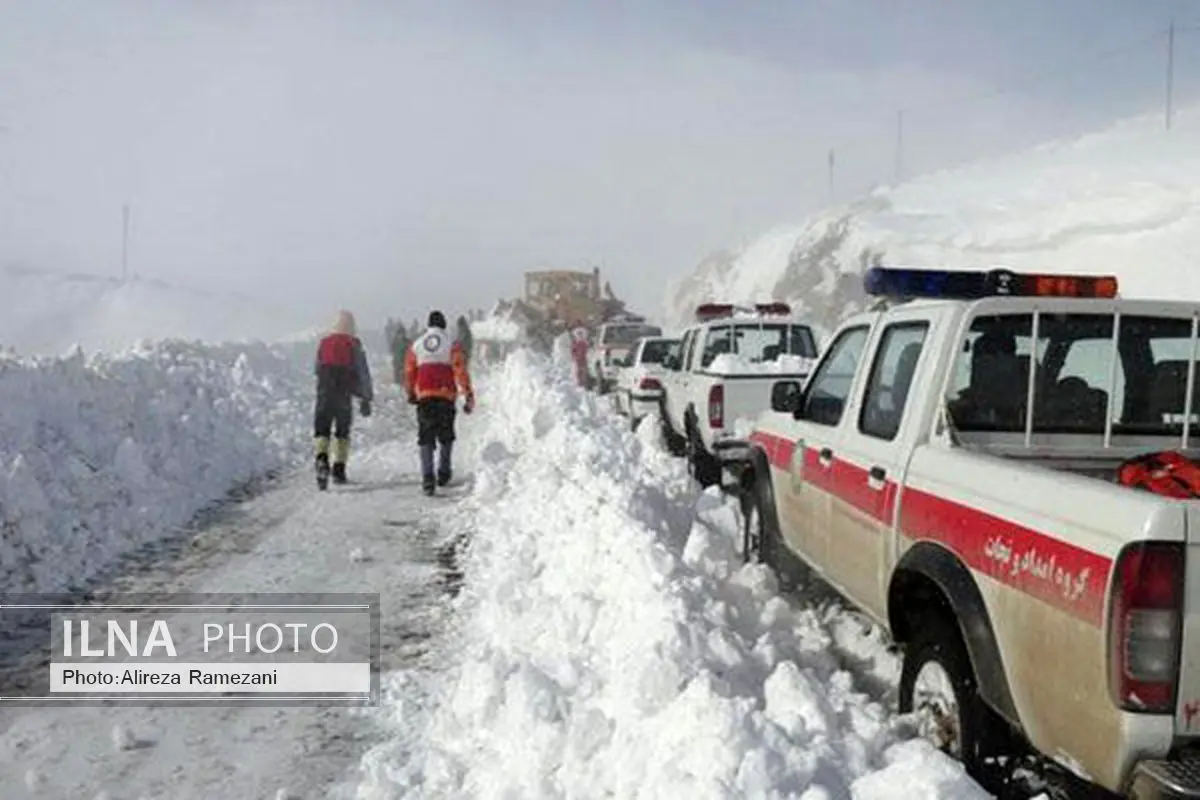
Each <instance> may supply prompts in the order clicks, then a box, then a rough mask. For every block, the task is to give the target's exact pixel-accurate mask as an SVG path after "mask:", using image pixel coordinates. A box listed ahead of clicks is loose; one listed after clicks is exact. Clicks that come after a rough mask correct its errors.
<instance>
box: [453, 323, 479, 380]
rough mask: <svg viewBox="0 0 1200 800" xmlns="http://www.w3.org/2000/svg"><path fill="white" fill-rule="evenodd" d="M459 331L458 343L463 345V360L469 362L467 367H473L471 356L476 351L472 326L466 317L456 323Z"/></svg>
mask: <svg viewBox="0 0 1200 800" xmlns="http://www.w3.org/2000/svg"><path fill="white" fill-rule="evenodd" d="M456 327H457V331H458V343H459V344H461V345H462V349H463V360H464V361H466V362H467V367H468V368H470V366H471V354H472V352H473V351H474V349H475V347H474V344H475V342H474V338H473V337H472V336H471V324H470V323H469V322H467V318H466V317H465V316H461V317H459V318H458V321H457V323H456Z"/></svg>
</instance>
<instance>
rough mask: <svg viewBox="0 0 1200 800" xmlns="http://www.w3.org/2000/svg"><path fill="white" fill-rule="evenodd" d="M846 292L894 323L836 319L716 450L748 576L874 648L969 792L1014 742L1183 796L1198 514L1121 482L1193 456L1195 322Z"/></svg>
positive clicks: (953, 296) (1188, 776)
mask: <svg viewBox="0 0 1200 800" xmlns="http://www.w3.org/2000/svg"><path fill="white" fill-rule="evenodd" d="M864 278H865V282H866V285H867V290H868V293H869V294H872V295H875V296H881V297H884V298H889V297H890V298H892V299H893V300H900V301H901V302H888V301H887V300H884V301H883V306H884V307H883V308H881V309H878V310H875V311H872V312H869V313H863V314H860V315H857V316H854V317H852V318H850V319H849V320H847V321H846V322H845V323H844V324H843V325H842V326H841V327H840V328H839V329H838V331H837V332H836V333H835V335H834V337H833V338H832V340H831V342H830V344H829V345H828V347H827V348H826V349H825V351H824V353H823V354H822V357H821V359H820V361H819V362H818V364H817V366H816V368H815V369H814V371H813V373H812V376H811V377H810V379H809V381H808V383H807V384H806V385H805V386H804V387H803V388H802V389H800V390H797V389H796V388H795V386H794V384H780V385H779V386H778V387H777V391H775V392H774V394H773V397H772V410H771V411H768V412H766V413H764V414H763V415H762V416H761V418H760V419H759V420H758V422H757V423H756V425H755V427H754V430H753V433H752V434H750V435H749V437H748V438H747V439H744V440H742V441H740V442H726V443H725V444H724V445H723V447H722V459H723V462H724V464H725V466H726V468H727V469H729V470H730V471H731V472H733V473H734V474H735V476H736V478H737V479H738V481H739V486H740V487H741V489H742V490H743V500H744V506H743V507H744V508H745V509H746V518H747V525H746V550H747V554H748V556H749V557H754V558H757V559H759V560H761V561H765V562H766V563H767V564H769V565H771V566H772V567H773V568H774V569H775V570H776V571H777V572H781V573H782V574H784V575H785V576H786V575H788V574H790V572H791V569H792V568H793V567H795V566H797V564H796V559H799V562H800V564H801V565H807V566H808V567H809V568H811V569H813V570H815V572H817V573H818V574H820V575H821V576H822V577H823V578H824V579H825V580H826V581H827V582H828V583H830V584H832V585H833V586H834V587H835V588H836V589H838V590H839V591H840V592H841V593H843V594H844V595H845V596H846V597H847V598H848V599H850V600H851V601H852V602H854V603H855V604H856V605H858V606H859V607H861V608H862V609H863V610H865V611H866V612H867V613H868V614H870V615H871V616H873V617H874V618H875V619H876V620H877V621H878V622H879V623H880V624H882V625H884V626H886V628H887V629H888V630H889V631H890V633H891V635H892V637H893V638H894V639H895V641H896V642H897V643H898V644H899V645H900V646H901V647H902V648H903V651H904V660H903V670H902V676H901V680H900V687H899V690H900V691H899V695H900V710H901V711H904V712H908V711H914V710H915V711H916V712H917V714H916V719H918V720H919V725H920V729H921V732H922V734H923V735H925V736H927V737H929V738H930V739H932V740H934V741H935V742H937V743H938V744H939V745H940V746H942V747H943V748H944V749H946V750H947V751H948V752H950V753H952V754H953V755H955V756H956V757H958V758H960V759H962V760H963V761H964V762H965V763H966V764H967V766H968V769H970V770H971V771H972V774H975V775H977V776H978V775H980V774H985V773H986V771H987V769H986V765H987V764H988V763H992V762H993V761H994V759H992V758H991V757H992V756H995V755H997V754H1001V753H1002V751H1003V749H1004V747H1006V746H1011V745H1012V743H1014V742H1015V743H1019V744H1020V745H1021V746H1028V745H1032V747H1033V748H1034V749H1035V750H1036V751H1039V752H1040V753H1041V754H1043V755H1045V756H1047V757H1049V758H1051V759H1054V760H1056V761H1058V762H1059V763H1060V764H1063V765H1066V766H1068V767H1069V768H1070V769H1071V770H1072V771H1073V772H1075V773H1076V774H1077V775H1079V776H1081V777H1083V778H1085V779H1086V780H1087V781H1089V782H1090V783H1092V785H1093V787H1102V788H1103V789H1105V790H1108V791H1113V792H1122V793H1127V794H1128V796H1131V797H1136V798H1162V797H1200V502H1196V501H1193V500H1186V499H1172V498H1169V497H1164V496H1161V495H1159V494H1155V493H1152V492H1146V491H1137V490H1135V489H1133V488H1129V487H1128V486H1125V485H1122V484H1121V483H1120V482H1118V481H1117V477H1116V476H1117V474H1118V470H1119V469H1120V467H1121V466H1122V464H1125V463H1127V460H1128V459H1131V458H1132V457H1136V456H1139V455H1142V454H1146V453H1155V452H1161V451H1166V450H1177V451H1180V452H1181V453H1182V454H1184V455H1186V456H1188V457H1189V458H1191V457H1195V456H1197V455H1198V454H1200V451H1198V448H1200V397H1198V396H1197V395H1198V394H1200V392H1197V391H1196V387H1197V379H1198V377H1200V376H1197V375H1196V354H1197V352H1198V351H1197V346H1198V341H1197V330H1198V328H1200V304H1197V303H1180V302H1150V301H1136V300H1124V299H1117V294H1116V292H1117V282H1116V280H1115V279H1114V278H1088V277H1062V276H1047V275H1041V276H1030V275H1020V274H1015V273H1012V272H1008V271H1003V270H993V271H991V272H936V271H919V270H889V269H879V268H876V269H872V270H868V272H867V273H866V274H865V276H864ZM930 297H941V298H943V299H937V300H928V299H925V300H917V301H915V302H904V301H906V300H910V299H913V298H930ZM945 298H949V299H945ZM1031 364H1032V365H1033V367H1034V368H1033V369H1031V368H1030V367H1031ZM1031 408H1032V409H1033V413H1032V414H1029V413H1027V412H1028V410H1029V409H1031ZM1005 742H1007V743H1008V745H1005V744H1004V743H1005Z"/></svg>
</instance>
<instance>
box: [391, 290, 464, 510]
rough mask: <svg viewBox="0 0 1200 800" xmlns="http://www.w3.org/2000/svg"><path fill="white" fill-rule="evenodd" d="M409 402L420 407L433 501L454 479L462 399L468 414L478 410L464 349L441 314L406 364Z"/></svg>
mask: <svg viewBox="0 0 1200 800" xmlns="http://www.w3.org/2000/svg"><path fill="white" fill-rule="evenodd" d="M404 375H405V384H406V386H407V387H408V402H409V403H412V404H413V405H415V406H416V407H417V444H418V446H419V447H420V449H421V485H422V488H423V489H424V490H425V494H428V495H432V494H433V493H434V492H435V491H436V489H435V487H436V486H445V485H446V484H447V483H449V482H450V478H451V476H452V474H453V473H452V469H451V466H452V465H451V452H452V450H453V446H454V440H455V435H454V417H455V414H456V411H457V400H458V394H459V392H461V393H462V394H463V395H464V396H465V398H466V402H465V403H464V404H463V413H464V414H470V413H471V412H472V411H473V410H474V409H475V391H474V389H473V388H472V387H471V376H470V375H469V374H468V372H467V361H466V356H465V355H464V353H463V347H462V344H461V343H459V342H457V341H455V340H454V338H453V337H452V336H450V334H449V333H448V332H447V331H446V317H445V315H444V314H442V312H441V311H433V312H431V313H430V314H429V327H428V329H426V331H425V332H424V333H422V334H421V335H420V336H418V337H417V338H416V340H415V341H414V342H413V343H412V346H411V347H409V349H408V354H407V355H406V356H405V360H404ZM435 445H436V446H437V450H438V454H437V455H438V459H437V472H436V474H435V472H434V458H433V456H434V452H433V451H434V447H435Z"/></svg>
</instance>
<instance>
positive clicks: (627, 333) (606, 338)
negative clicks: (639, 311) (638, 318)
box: [600, 325, 662, 346]
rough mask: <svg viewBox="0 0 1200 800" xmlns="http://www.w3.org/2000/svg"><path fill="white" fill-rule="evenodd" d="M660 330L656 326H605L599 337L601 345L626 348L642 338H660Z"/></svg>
mask: <svg viewBox="0 0 1200 800" xmlns="http://www.w3.org/2000/svg"><path fill="white" fill-rule="evenodd" d="M661 335H662V328H659V327H658V326H656V325H606V326H604V333H603V334H602V335H601V339H600V343H601V344H602V345H618V346H622V345H624V346H628V345H631V344H633V343H634V342H636V341H637V340H638V339H641V338H642V337H643V336H661Z"/></svg>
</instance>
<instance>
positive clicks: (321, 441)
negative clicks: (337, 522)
mask: <svg viewBox="0 0 1200 800" xmlns="http://www.w3.org/2000/svg"><path fill="white" fill-rule="evenodd" d="M314 372H315V373H316V376H317V401H316V408H315V409H314V411H313V435H314V438H315V440H316V449H317V456H316V469H317V488H318V489H321V490H324V489H326V488H328V486H329V478H330V475H331V474H332V476H333V482H334V483H338V484H341V483H345V482H346V462H347V461H348V460H349V458H350V425H351V422H352V421H353V417H354V398H355V397H357V398H358V399H359V405H358V408H359V411H360V412H361V413H362V415H363V416H364V417H369V416H371V400H372V399H373V397H374V392H373V387H372V385H371V370H370V368H369V367H368V366H367V354H366V351H365V350H364V349H363V345H362V341H361V340H360V339H359V338H358V332H357V330H356V327H355V324H354V315H353V314H351V313H350V312H349V311H339V312H338V316H337V321H336V322H335V323H334V326H333V331H332V332H330V333H328V334H326V335H325V337H324V338H322V339H321V343H320V345H318V347H317V359H316V365H315V367H314ZM331 433H332V434H333V459H332V461H333V463H332V467H331V465H330V452H329V445H330V434H331Z"/></svg>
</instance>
